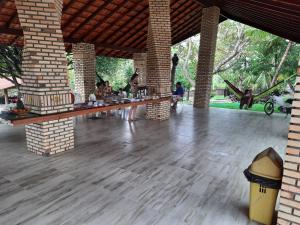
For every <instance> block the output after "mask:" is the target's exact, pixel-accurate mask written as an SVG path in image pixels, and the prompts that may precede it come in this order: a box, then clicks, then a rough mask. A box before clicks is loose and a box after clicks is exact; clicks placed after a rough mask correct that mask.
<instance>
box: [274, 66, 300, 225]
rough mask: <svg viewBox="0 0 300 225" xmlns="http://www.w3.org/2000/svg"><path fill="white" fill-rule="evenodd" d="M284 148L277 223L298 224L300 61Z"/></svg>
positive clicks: (284, 224) (299, 200)
mask: <svg viewBox="0 0 300 225" xmlns="http://www.w3.org/2000/svg"><path fill="white" fill-rule="evenodd" d="M297 73H298V76H297V78H296V81H297V84H296V87H295V94H294V102H293V110H292V117H291V121H290V127H289V134H288V142H287V148H286V155H285V162H284V170H283V178H282V186H281V191H280V205H279V211H278V220H277V224H280V225H296V224H300V110H299V108H300V61H299V65H298V70H297Z"/></svg>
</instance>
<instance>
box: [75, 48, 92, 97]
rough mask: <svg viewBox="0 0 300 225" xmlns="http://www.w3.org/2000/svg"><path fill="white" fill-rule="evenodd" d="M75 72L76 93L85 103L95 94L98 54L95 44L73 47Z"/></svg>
mask: <svg viewBox="0 0 300 225" xmlns="http://www.w3.org/2000/svg"><path fill="white" fill-rule="evenodd" d="M72 51H73V62H74V71H75V92H76V93H79V94H80V95H81V96H82V98H84V100H85V101H88V99H89V95H90V94H91V93H95V82H96V52H95V46H94V45H93V44H87V43H78V44H73V45H72Z"/></svg>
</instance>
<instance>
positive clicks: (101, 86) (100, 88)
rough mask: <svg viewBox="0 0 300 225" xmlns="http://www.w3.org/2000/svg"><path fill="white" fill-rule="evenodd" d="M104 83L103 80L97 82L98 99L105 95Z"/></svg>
mask: <svg viewBox="0 0 300 225" xmlns="http://www.w3.org/2000/svg"><path fill="white" fill-rule="evenodd" d="M104 87H105V86H104V83H103V82H98V83H97V84H96V93H95V95H96V98H97V99H102V98H103V97H104Z"/></svg>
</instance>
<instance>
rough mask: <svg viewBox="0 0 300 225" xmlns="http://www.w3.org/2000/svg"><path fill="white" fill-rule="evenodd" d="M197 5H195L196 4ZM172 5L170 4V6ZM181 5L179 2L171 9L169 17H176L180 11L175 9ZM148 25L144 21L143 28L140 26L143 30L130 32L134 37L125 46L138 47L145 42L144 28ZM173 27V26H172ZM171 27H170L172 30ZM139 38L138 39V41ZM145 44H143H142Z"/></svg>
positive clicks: (145, 31)
mask: <svg viewBox="0 0 300 225" xmlns="http://www.w3.org/2000/svg"><path fill="white" fill-rule="evenodd" d="M186 3H187V1H185V2H184V3H183V5H184V4H186ZM193 4H194V3H192V4H190V6H192V5H193ZM196 6H197V5H196ZM171 7H172V6H171ZM181 7H182V5H181V4H180V5H179V6H178V7H176V8H175V9H174V10H173V12H172V13H171V18H172V17H173V18H174V17H175V18H176V16H178V15H179V14H180V13H181V11H177V10H178V9H180V8H181ZM187 8H188V7H185V10H186V9H187ZM147 26H148V23H146V24H144V26H143V28H141V29H140V30H143V31H144V32H142V33H141V34H140V35H139V36H137V34H138V33H139V32H136V33H134V34H132V35H131V37H132V36H133V37H135V36H136V37H135V38H134V39H133V40H132V41H131V42H130V43H129V44H128V45H127V46H131V45H132V46H135V47H136V48H139V47H138V46H140V45H141V44H142V42H145V41H146V40H147V39H145V36H146V35H147V30H145V28H146V27H147ZM173 27H174V26H173ZM173 27H172V30H173ZM139 39H140V41H138V40H139ZM144 45H145V44H144Z"/></svg>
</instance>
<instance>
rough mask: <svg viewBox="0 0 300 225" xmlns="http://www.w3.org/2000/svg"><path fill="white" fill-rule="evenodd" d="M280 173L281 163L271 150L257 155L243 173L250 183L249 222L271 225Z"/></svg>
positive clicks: (281, 170) (280, 177) (279, 158)
mask: <svg viewBox="0 0 300 225" xmlns="http://www.w3.org/2000/svg"><path fill="white" fill-rule="evenodd" d="M282 173H283V161H282V159H281V157H280V156H279V155H278V154H277V152H276V151H275V150H274V149H273V148H268V149H266V150H264V151H263V152H261V153H259V154H258V155H257V156H256V157H255V158H254V160H253V162H252V164H251V165H250V166H249V167H248V169H246V170H245V171H244V174H245V176H246V178H247V179H248V181H250V204H249V218H250V220H254V221H256V222H259V223H262V224H266V225H270V224H272V218H273V213H274V210H275V205H276V199H277V194H278V190H279V189H280V187H281V179H282Z"/></svg>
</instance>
